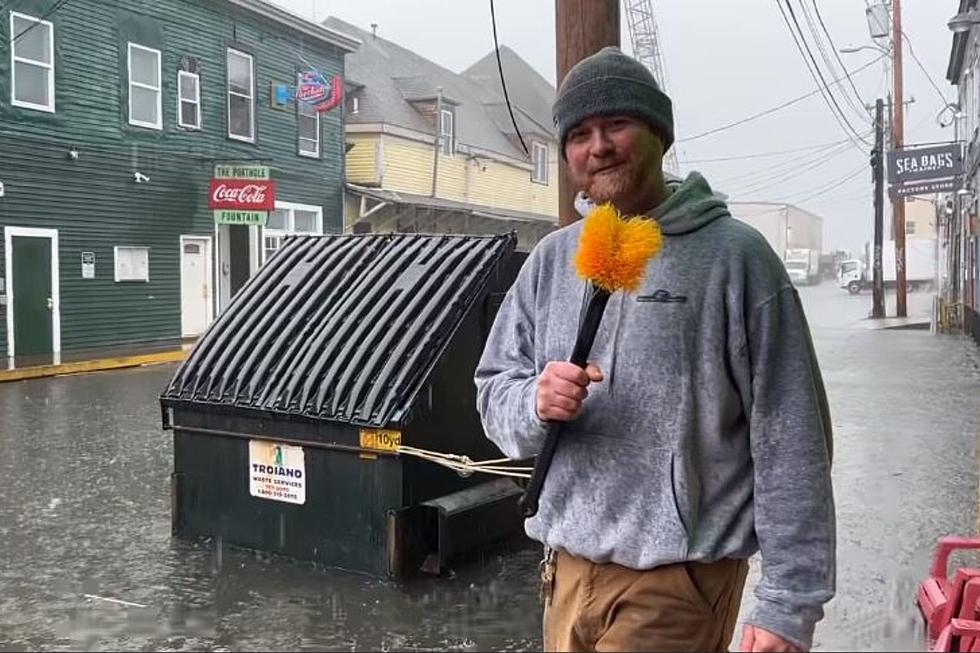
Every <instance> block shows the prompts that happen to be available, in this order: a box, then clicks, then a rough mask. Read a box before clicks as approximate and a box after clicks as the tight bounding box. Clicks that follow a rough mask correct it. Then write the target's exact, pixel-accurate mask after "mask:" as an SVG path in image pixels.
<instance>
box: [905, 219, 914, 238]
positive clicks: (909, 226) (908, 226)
mask: <svg viewBox="0 0 980 653" xmlns="http://www.w3.org/2000/svg"><path fill="white" fill-rule="evenodd" d="M905 233H906V234H908V235H914V234H915V220H909V221H907V222H906V223H905Z"/></svg>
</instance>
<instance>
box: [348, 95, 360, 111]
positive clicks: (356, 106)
mask: <svg viewBox="0 0 980 653" xmlns="http://www.w3.org/2000/svg"><path fill="white" fill-rule="evenodd" d="M360 110H361V102H360V98H356V97H353V98H351V99H350V112H351V113H357V112H358V111H360Z"/></svg>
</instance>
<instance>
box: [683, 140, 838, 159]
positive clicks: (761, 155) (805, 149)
mask: <svg viewBox="0 0 980 653" xmlns="http://www.w3.org/2000/svg"><path fill="white" fill-rule="evenodd" d="M847 142H848V140H847V139H846V138H845V139H844V140H841V141H833V142H830V143H818V144H816V145H808V146H806V147H795V148H793V149H791V150H776V151H773V152H757V153H755V154H743V155H739V156H723V157H716V158H713V159H683V160H680V161H678V163H720V162H722V161H744V160H746V159H765V158H768V157H773V156H782V155H785V154H795V153H797V152H809V151H810V150H817V149H820V148H823V147H829V146H831V145H840V144H841V143H847Z"/></svg>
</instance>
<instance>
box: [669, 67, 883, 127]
mask: <svg viewBox="0 0 980 653" xmlns="http://www.w3.org/2000/svg"><path fill="white" fill-rule="evenodd" d="M885 56H886V55H880V56H878V57H877V58H876V59H872V60H871V61H869V62H867V63H866V64H863V65H862V66H860V67H858V68H855V69H854V70H852V71H851V74H852V75H856V74H857V73H859V72H863V71H865V70H867V69H868V68H870V67H871V66H873V65H875V64H876V63H878V62H879V61H881V60H882V59H884V58H885ZM833 81H834V82H839V81H840V79H835V80H833ZM821 90H822V87H818V88H816V89H814V90H812V91H810V92H809V93H805V94H803V95H801V96H799V97H796V98H793V99H792V100H789V101H787V102H783V103H782V104H780V105H778V106H775V107H772V108H771V109H766V110H765V111H760V112H758V113H754V114H752V115H751V116H748V117H746V118H742V119H740V120H736V121H734V122H730V123H728V124H725V125H722V126H721V127H715V128H714V129H709V130H708V131H706V132H701V133H700V134H695V135H694V136H686V137H684V138H678V139H676V141H675V142H676V143H688V142H690V141H696V140H698V139H701V138H705V137H706V136H713V135H714V134H717V133H719V132H723V131H727V130H729V129H732V128H734V127H740V126H742V125H744V124H746V123H749V122H752V121H753V120H758V119H759V118H764V117H766V116H768V115H771V114H773V113H776V112H777V111H782V110H783V109H786V108H788V107H791V106H793V105H794V104H799V103H800V102H802V101H803V100H807V99H809V98H811V97H813V96H814V95H816V94H817V93H820V92H821Z"/></svg>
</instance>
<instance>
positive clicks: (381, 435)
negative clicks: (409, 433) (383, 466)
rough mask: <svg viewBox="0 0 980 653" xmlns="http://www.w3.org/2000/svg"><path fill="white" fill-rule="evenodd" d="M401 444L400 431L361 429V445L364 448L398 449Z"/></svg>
mask: <svg viewBox="0 0 980 653" xmlns="http://www.w3.org/2000/svg"><path fill="white" fill-rule="evenodd" d="M400 446H402V432H401V431H391V430H387V429H361V447H363V448H364V449H380V450H381V451H398V447H400Z"/></svg>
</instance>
